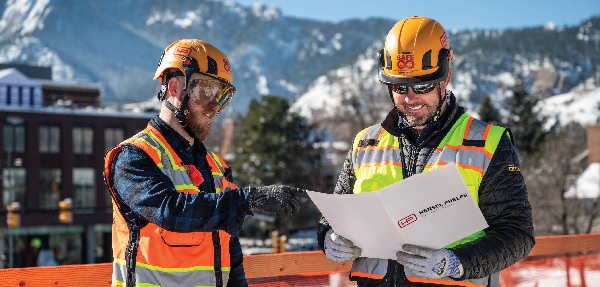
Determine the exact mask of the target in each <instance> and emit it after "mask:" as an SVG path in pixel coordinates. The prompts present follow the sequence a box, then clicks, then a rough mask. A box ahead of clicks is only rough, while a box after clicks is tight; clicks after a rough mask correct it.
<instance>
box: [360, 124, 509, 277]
mask: <svg viewBox="0 0 600 287" xmlns="http://www.w3.org/2000/svg"><path fill="white" fill-rule="evenodd" d="M505 130H506V129H504V128H502V127H498V126H493V125H491V124H487V123H485V122H482V121H480V120H477V119H475V118H473V117H470V116H468V115H467V114H466V113H465V114H463V115H462V116H461V117H460V118H459V119H458V120H457V121H456V123H454V125H453V127H452V128H451V129H450V131H449V132H448V134H446V136H445V137H444V139H442V141H441V142H440V143H439V146H438V148H437V149H436V150H435V151H434V152H433V154H432V155H431V157H430V158H429V161H428V162H427V165H426V166H425V168H424V170H423V172H427V171H429V170H432V169H435V168H437V167H440V166H443V165H445V164H447V163H450V162H454V163H456V164H457V166H458V168H459V171H460V173H461V176H462V177H463V179H464V180H465V183H466V184H467V187H468V188H469V191H470V192H471V195H472V196H473V198H474V199H475V201H477V202H478V200H479V194H478V191H479V185H480V183H481V180H482V179H483V175H484V174H485V171H486V170H487V168H488V166H489V163H490V161H491V159H492V156H493V155H494V152H495V151H496V148H497V146H498V143H499V142H500V138H501V137H502V135H503V134H504V132H505ZM401 153H402V147H401V146H400V141H399V139H398V137H395V136H393V135H392V134H390V133H388V132H387V131H386V130H385V129H384V128H382V127H381V125H374V126H371V127H368V128H366V129H364V130H362V131H361V132H359V133H358V134H357V135H356V137H355V139H354V143H353V150H352V159H353V166H354V173H355V175H356V182H355V184H354V187H353V192H354V193H363V192H373V191H375V190H378V189H380V188H383V187H385V186H388V185H390V184H392V183H394V182H397V181H400V180H403V179H404V175H403V173H402V159H401ZM484 235H485V232H484V231H479V232H477V233H475V234H472V235H469V236H467V237H465V238H463V239H460V240H458V241H456V242H453V243H451V244H450V245H448V246H446V248H451V247H453V246H456V245H459V244H461V243H464V242H469V241H472V240H475V239H477V238H479V237H482V236H484ZM387 265H388V261H387V259H377V258H365V257H359V258H357V259H356V260H354V262H353V263H352V268H351V270H350V277H351V278H355V279H358V278H370V279H379V280H381V279H383V278H384V276H385V275H386V273H387ZM404 272H405V274H406V276H407V278H408V279H409V280H410V281H411V282H421V283H431V284H438V285H448V286H468V287H485V286H498V281H499V275H500V274H499V273H494V274H491V275H490V276H487V277H484V278H480V279H467V280H463V281H456V280H453V279H450V278H442V279H425V278H419V277H416V276H414V275H413V274H412V273H413V272H412V271H411V270H410V269H408V268H404Z"/></svg>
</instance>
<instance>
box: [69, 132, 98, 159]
mask: <svg viewBox="0 0 600 287" xmlns="http://www.w3.org/2000/svg"><path fill="white" fill-rule="evenodd" d="M93 142H94V130H93V129H92V128H91V127H73V153H75V154H92V150H93Z"/></svg>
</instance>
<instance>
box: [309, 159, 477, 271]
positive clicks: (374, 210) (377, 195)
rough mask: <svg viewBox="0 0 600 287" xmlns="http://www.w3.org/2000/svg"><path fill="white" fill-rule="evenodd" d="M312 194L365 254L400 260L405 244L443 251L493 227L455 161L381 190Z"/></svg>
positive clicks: (331, 220)
mask: <svg viewBox="0 0 600 287" xmlns="http://www.w3.org/2000/svg"><path fill="white" fill-rule="evenodd" d="M308 195H309V196H310V198H311V200H312V201H313V202H314V203H315V205H316V206H317V208H319V211H321V214H322V215H323V216H324V217H325V218H326V219H327V221H328V222H329V224H330V225H331V226H332V227H333V230H334V231H335V232H336V233H337V234H339V235H341V236H343V237H346V238H348V239H350V240H352V242H354V245H356V246H358V247H360V248H361V249H362V253H361V257H370V258H382V259H393V260H396V252H397V251H400V250H402V245H403V244H414V245H419V246H423V247H428V248H433V249H439V248H443V247H444V246H446V245H448V244H450V243H452V242H454V241H456V240H459V239H461V238H463V237H465V236H468V235H471V234H473V233H475V232H477V231H480V230H482V229H484V228H486V227H488V225H487V222H486V221H485V219H484V217H483V215H482V214H481V211H480V210H479V208H478V207H477V204H476V203H475V201H474V199H473V197H472V195H471V193H470V192H469V190H468V188H467V186H466V184H465V182H464V180H463V178H462V177H461V175H460V173H459V171H458V168H457V167H456V164H454V163H451V164H448V165H445V166H442V167H440V168H436V169H433V170H430V171H427V172H424V173H420V174H417V175H414V176H411V177H409V178H407V179H404V180H401V181H398V182H396V183H394V184H391V185H389V186H386V187H384V188H382V189H379V190H377V191H375V192H366V193H361V194H325V193H320V192H314V191H308Z"/></svg>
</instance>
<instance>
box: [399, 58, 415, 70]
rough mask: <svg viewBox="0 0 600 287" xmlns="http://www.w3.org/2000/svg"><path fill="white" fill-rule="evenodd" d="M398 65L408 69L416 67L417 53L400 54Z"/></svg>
mask: <svg viewBox="0 0 600 287" xmlns="http://www.w3.org/2000/svg"><path fill="white" fill-rule="evenodd" d="M396 66H397V67H398V69H400V70H408V69H412V68H414V67H415V55H398V56H397V57H396Z"/></svg>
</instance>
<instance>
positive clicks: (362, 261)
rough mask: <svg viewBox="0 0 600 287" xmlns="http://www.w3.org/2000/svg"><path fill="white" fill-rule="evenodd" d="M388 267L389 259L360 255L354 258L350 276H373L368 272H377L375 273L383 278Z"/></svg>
mask: <svg viewBox="0 0 600 287" xmlns="http://www.w3.org/2000/svg"><path fill="white" fill-rule="evenodd" d="M387 269H388V261H387V259H377V258H366V257H358V258H356V259H355V260H354V262H352V268H350V276H351V277H364V278H373V276H369V275H367V274H375V275H378V276H381V278H383V277H384V276H385V274H386V273H387ZM361 273H362V274H361ZM365 273H366V274H365ZM361 275H366V276H361ZM373 279H377V278H373Z"/></svg>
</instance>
